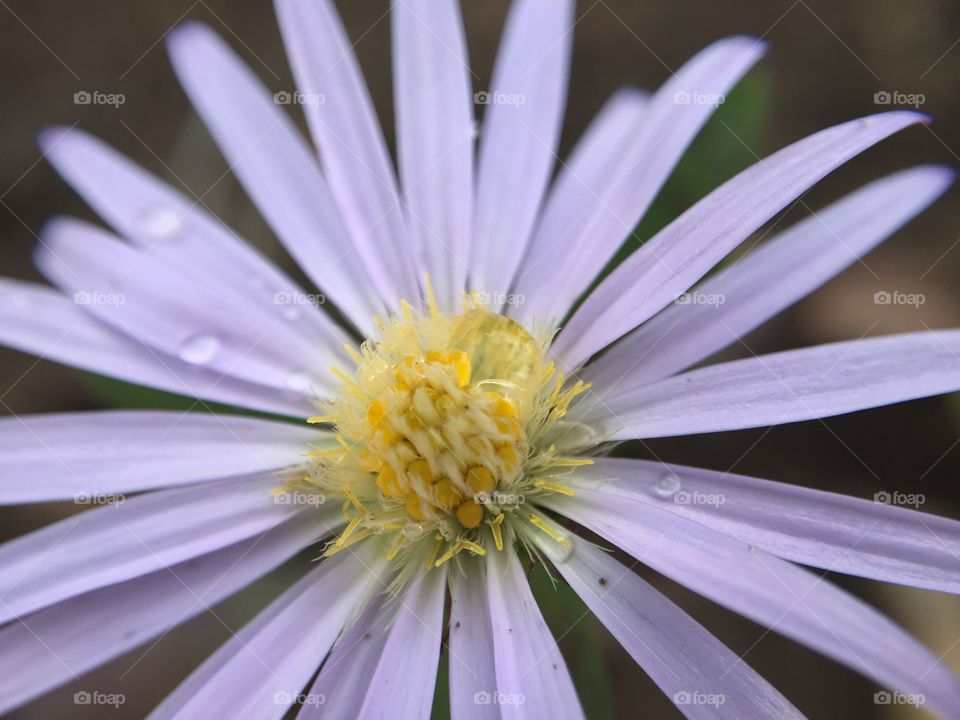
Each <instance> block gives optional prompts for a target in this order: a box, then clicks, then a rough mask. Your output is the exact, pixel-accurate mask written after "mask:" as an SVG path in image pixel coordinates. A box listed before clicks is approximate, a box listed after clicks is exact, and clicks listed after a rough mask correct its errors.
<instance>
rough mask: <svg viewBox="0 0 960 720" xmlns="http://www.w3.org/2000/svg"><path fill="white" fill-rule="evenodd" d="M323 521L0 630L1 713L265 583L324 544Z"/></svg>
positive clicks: (315, 519)
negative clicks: (317, 544) (298, 555)
mask: <svg viewBox="0 0 960 720" xmlns="http://www.w3.org/2000/svg"><path fill="white" fill-rule="evenodd" d="M321 517H322V516H321V515H320V514H318V513H301V514H300V515H298V516H297V517H296V518H293V519H292V520H290V521H289V522H286V523H284V524H283V525H280V526H278V527H276V528H273V529H272V530H268V531H267V532H266V533H264V534H262V535H258V536H256V537H254V538H251V539H249V540H244V541H242V542H239V543H236V544H234V545H231V546H229V547H226V548H224V549H223V550H217V551H216V552H213V553H210V554H209V555H204V556H202V557H199V558H194V559H193V560H190V561H187V562H185V563H181V564H179V565H175V566H173V567H170V568H164V569H162V570H157V571H156V572H153V573H150V574H149V575H144V576H142V577H139V578H135V579H133V580H128V581H127V582H124V583H120V584H118V585H111V586H109V587H105V588H101V589H99V590H94V591H93V592H89V593H86V594H85V595H80V596H78V597H75V598H71V599H69V600H64V601H63V602H61V603H58V604H56V605H53V606H51V607H49V608H46V609H45V610H41V611H40V612H38V613H35V614H33V615H30V616H28V617H25V618H21V619H20V620H19V621H18V622H15V623H11V624H10V625H8V626H7V627H5V628H3V629H2V630H0V698H2V700H0V713H2V712H8V711H9V710H11V709H13V708H15V707H17V706H18V705H21V704H23V703H25V702H28V701H29V700H31V699H33V698H35V697H38V696H39V695H42V694H43V693H45V692H48V691H50V690H52V689H53V688H55V687H57V686H59V685H61V684H63V683H65V682H67V681H69V680H70V679H71V678H74V677H76V676H78V675H82V674H84V673H86V672H89V671H90V670H92V669H94V668H96V667H98V666H100V665H102V664H103V663H105V662H108V661H109V660H112V659H113V658H115V657H118V656H120V655H122V654H123V653H125V652H127V651H128V650H131V649H132V648H135V647H137V646H138V645H143V644H144V643H146V642H148V641H150V640H151V639H153V638H155V637H157V636H158V635H160V634H162V633H164V632H166V631H167V630H169V629H170V628H172V627H174V626H176V625H180V624H181V623H185V622H187V621H188V620H190V619H191V618H193V617H195V616H197V615H199V614H200V613H202V612H204V611H206V610H207V609H208V608H210V607H212V606H214V605H216V604H217V603H219V602H220V601H221V600H223V599H224V598H226V597H229V596H230V595H232V594H234V593H235V592H237V591H238V590H240V589H241V588H243V587H244V586H246V585H248V584H249V583H251V582H253V581H254V580H256V579H257V578H259V577H261V576H263V575H266V574H267V573H268V572H270V571H271V570H272V569H273V568H275V567H276V566H278V565H280V564H281V563H283V562H284V561H286V560H287V559H288V558H290V557H291V556H292V555H294V554H295V553H297V552H298V551H299V550H301V549H303V548H304V547H306V546H307V545H309V544H310V543H311V542H314V541H316V540H317V539H318V538H320V537H322V536H323V534H324V533H325V530H326V528H325V527H324V526H323V525H322V523H320V518H321ZM25 668H29V672H24V671H23V670H24V669H25Z"/></svg>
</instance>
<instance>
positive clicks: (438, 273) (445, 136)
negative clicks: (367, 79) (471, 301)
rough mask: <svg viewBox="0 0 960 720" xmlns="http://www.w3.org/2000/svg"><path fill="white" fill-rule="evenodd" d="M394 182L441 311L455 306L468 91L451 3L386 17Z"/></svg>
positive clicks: (467, 155) (463, 248)
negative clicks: (395, 162) (393, 114)
mask: <svg viewBox="0 0 960 720" xmlns="http://www.w3.org/2000/svg"><path fill="white" fill-rule="evenodd" d="M391 20H392V27H393V81H394V98H395V102H396V114H397V152H398V155H399V166H400V179H401V181H402V184H403V196H404V199H405V201H406V207H407V212H408V230H409V233H410V236H411V237H412V238H414V239H415V242H416V243H417V245H418V247H419V248H420V252H421V253H422V255H423V264H424V268H425V269H426V271H427V272H428V273H429V274H430V280H431V282H432V283H433V289H434V291H435V293H436V296H437V301H438V302H439V304H440V307H441V309H443V310H447V311H450V310H454V309H455V308H457V307H459V298H460V293H462V292H463V291H464V290H465V288H466V278H467V270H468V265H469V263H470V247H471V244H472V243H471V223H472V214H473V211H472V205H473V145H474V141H473V133H474V129H473V92H472V90H471V85H470V67H469V60H468V58H467V51H466V40H465V38H464V33H463V22H462V20H461V18H460V8H459V3H458V2H457V1H456V0H403V2H398V3H395V4H394V5H393V7H392V11H391Z"/></svg>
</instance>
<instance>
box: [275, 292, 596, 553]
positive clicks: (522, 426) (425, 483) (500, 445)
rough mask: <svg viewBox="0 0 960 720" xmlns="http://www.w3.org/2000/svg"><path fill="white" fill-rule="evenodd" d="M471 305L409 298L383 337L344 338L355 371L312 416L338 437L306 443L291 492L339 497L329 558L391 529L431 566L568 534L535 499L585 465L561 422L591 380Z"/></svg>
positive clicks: (393, 548) (403, 546) (400, 548)
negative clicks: (563, 372)
mask: <svg viewBox="0 0 960 720" xmlns="http://www.w3.org/2000/svg"><path fill="white" fill-rule="evenodd" d="M465 305H466V307H465V309H464V311H463V312H462V313H460V314H459V315H456V316H449V315H445V314H444V313H441V312H439V311H438V310H437V309H436V307H435V306H434V305H433V304H432V303H431V304H430V306H429V308H428V310H427V312H426V313H420V312H418V311H416V310H414V309H413V308H412V307H411V306H410V305H408V304H406V303H404V305H403V311H402V313H401V315H400V316H398V317H392V318H388V319H387V320H386V321H383V320H380V319H377V321H376V322H377V327H378V329H379V332H378V337H376V338H374V339H370V340H367V341H366V342H364V343H363V344H362V345H361V347H360V350H359V352H357V351H355V350H353V349H351V348H348V351H349V352H350V353H351V355H352V357H353V359H354V361H355V362H356V365H357V368H356V372H355V374H354V375H352V376H342V377H341V380H342V381H343V386H342V388H341V391H340V393H339V395H338V396H337V397H336V398H334V399H332V400H330V401H328V402H325V403H321V405H322V408H323V414H322V415H320V416H318V417H315V418H311V419H310V421H311V422H317V423H329V424H331V425H333V429H334V432H335V435H336V440H337V442H336V445H332V444H331V445H332V446H331V447H327V448H322V449H318V450H317V451H315V452H313V453H311V461H310V462H309V464H308V466H307V473H306V475H305V477H303V478H302V479H298V480H296V481H294V482H291V483H288V485H287V486H286V488H285V489H292V488H293V487H296V488H301V489H302V488H307V489H311V490H315V491H318V492H322V493H323V494H324V495H325V496H328V497H329V496H334V497H341V498H343V512H344V520H345V522H346V525H345V528H344V530H343V531H342V532H341V534H340V535H339V537H337V539H336V540H335V541H333V542H332V543H331V544H330V545H329V546H328V547H327V550H326V554H328V555H330V554H333V553H336V552H339V551H340V550H343V549H345V548H346V547H349V546H350V545H352V544H353V543H355V542H358V541H360V540H362V539H363V538H366V537H369V536H371V535H387V534H389V535H392V539H391V542H390V544H389V550H388V555H389V556H390V557H391V558H394V557H396V556H398V555H399V554H401V553H403V554H404V555H405V556H406V557H408V558H412V559H415V560H416V559H419V560H422V562H424V564H425V565H427V566H429V567H432V566H438V565H442V564H443V563H444V562H447V561H448V560H450V559H452V558H454V557H456V556H457V555H458V554H459V553H460V552H462V551H464V550H467V551H469V552H471V553H473V554H477V555H483V554H485V553H486V552H487V550H488V549H489V548H491V547H492V548H495V549H497V550H502V549H503V548H504V547H505V546H508V545H509V544H511V543H512V542H513V541H514V539H515V538H516V537H518V536H519V537H521V539H522V536H523V535H524V533H526V532H530V531H531V530H536V531H538V532H543V533H546V534H547V535H549V536H550V537H553V538H554V539H555V540H556V541H557V542H561V544H562V543H564V542H567V540H566V538H565V537H563V536H562V535H560V534H559V533H558V532H557V530H556V529H555V528H554V526H553V525H552V524H550V523H548V522H546V521H545V520H544V519H543V517H541V516H540V515H538V514H537V511H536V500H537V498H538V497H541V496H543V495H544V494H547V493H554V492H559V493H564V494H568V495H572V494H573V493H572V491H571V490H570V489H569V488H567V487H566V486H565V485H564V484H563V476H564V475H566V474H567V473H568V472H569V471H570V469H571V468H572V467H575V466H577V465H585V464H589V463H590V462H591V461H590V460H589V459H587V458H582V457H577V454H578V452H571V451H572V450H576V449H577V447H576V446H578V443H577V441H576V440H575V439H574V438H577V437H579V438H582V433H578V432H575V430H576V428H574V427H572V426H570V425H569V424H568V423H565V422H564V421H563V418H564V416H565V414H566V410H567V407H568V405H569V403H570V402H571V401H572V400H573V398H574V397H576V396H577V395H578V394H580V393H581V392H583V391H584V390H585V389H586V386H585V385H584V384H583V383H580V382H576V383H574V384H572V385H571V386H569V387H565V386H564V382H563V377H562V376H560V375H558V374H557V373H556V372H555V369H554V366H553V364H552V363H550V362H546V361H545V359H544V351H545V348H546V346H547V339H544V340H539V341H538V340H537V339H535V338H534V337H533V336H532V335H530V333H528V332H527V331H526V330H525V329H524V328H523V327H521V326H520V325H519V324H518V323H516V322H514V321H513V320H511V319H509V318H506V317H504V316H501V315H497V314H494V313H492V312H489V311H487V310H485V309H483V308H482V307H480V306H479V305H478V303H476V302H475V301H473V300H470V299H468V300H467V301H466V303H465ZM581 444H582V443H581Z"/></svg>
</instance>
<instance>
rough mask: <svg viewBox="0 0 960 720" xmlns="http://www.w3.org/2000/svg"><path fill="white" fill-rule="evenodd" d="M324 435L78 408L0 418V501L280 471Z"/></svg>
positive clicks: (222, 420) (213, 418)
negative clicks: (54, 412) (90, 410)
mask: <svg viewBox="0 0 960 720" xmlns="http://www.w3.org/2000/svg"><path fill="white" fill-rule="evenodd" d="M327 442H329V436H328V435H325V434H322V433H318V432H316V431H313V430H310V429H308V428H306V427H297V426H296V425H289V424H286V423H279V422H274V421H268V420H258V419H255V418H246V417H233V416H229V415H212V414H209V415H208V414H202V413H179V412H82V413H63V414H57V415H26V416H15V417H10V418H3V419H0V477H2V478H3V479H2V480H0V504H17V503H28V502H45V501H49V500H76V499H77V498H78V496H79V497H80V500H81V501H83V500H84V497H85V496H90V495H91V494H100V495H110V494H115V493H132V492H137V491H140V490H153V489H157V488H162V487H171V486H174V485H187V484H190V483H197V482H202V481H205V480H217V479H219V478H227V477H231V476H237V475H248V474H254V473H260V472H269V471H273V470H280V469H282V468H286V467H290V466H292V465H297V464H299V463H301V462H303V460H304V458H305V456H306V453H307V451H308V450H309V448H310V446H311V445H312V444H316V443H327Z"/></svg>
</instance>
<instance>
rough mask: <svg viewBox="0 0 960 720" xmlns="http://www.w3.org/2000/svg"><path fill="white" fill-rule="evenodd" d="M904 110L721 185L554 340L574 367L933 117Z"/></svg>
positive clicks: (833, 132) (623, 267) (841, 128)
mask: <svg viewBox="0 0 960 720" xmlns="http://www.w3.org/2000/svg"><path fill="white" fill-rule="evenodd" d="M925 119H926V118H925V116H923V115H921V114H919V113H915V112H910V111H897V112H889V113H883V114H880V115H873V116H870V117H867V118H863V119H860V120H853V121H850V122H847V123H843V124H842V125H837V126H836V127H832V128H828V129H827V130H822V131H820V132H818V133H816V134H814V135H811V136H810V137H808V138H806V139H804V140H801V141H799V142H796V143H794V144H793V145H789V146H787V147H786V148H783V149H782V150H779V151H778V152H776V153H774V154H773V155H770V156H769V157H767V158H766V159H764V160H762V161H760V162H758V163H756V164H755V165H753V166H752V167H750V168H747V169H746V170H744V171H743V172H742V173H740V174H739V175H737V176H736V177H735V178H733V179H732V180H729V181H728V182H726V183H724V184H723V185H721V186H720V187H719V188H718V189H716V190H714V191H713V192H712V193H710V194H709V195H707V196H706V197H705V198H704V199H702V200H701V201H700V202H698V203H697V204H696V205H694V206H693V207H692V208H690V209H689V210H687V211H686V212H685V213H684V214H683V215H681V216H680V217H679V218H678V219H676V220H674V221H673V222H672V223H671V224H670V225H668V226H667V227H666V228H664V229H663V230H661V231H660V232H659V233H657V235H656V237H654V238H652V239H651V240H650V241H649V242H647V243H645V244H644V245H643V246H642V247H641V248H640V249H639V250H637V251H636V252H635V253H634V254H633V255H631V256H630V257H629V258H628V259H627V260H626V261H625V262H623V263H621V264H620V266H619V267H617V269H616V270H614V271H613V272H612V273H611V274H610V276H609V277H607V278H606V279H605V280H604V281H603V282H602V283H600V286H599V287H597V289H596V290H594V291H593V292H592V293H591V294H590V296H589V297H588V298H587V299H586V300H585V301H584V303H583V304H582V305H581V306H580V307H579V309H578V310H577V311H576V313H574V316H573V317H572V318H571V320H570V322H569V323H568V324H567V325H566V327H564V329H563V331H562V332H561V333H560V336H559V337H558V338H557V341H556V343H554V346H553V350H554V353H555V355H556V356H557V358H558V359H560V360H561V361H562V363H563V364H564V365H565V366H566V367H568V368H576V367H579V366H580V365H582V364H583V363H584V362H585V361H586V360H587V359H588V358H589V357H590V356H591V355H593V354H595V353H596V352H598V351H600V350H602V349H603V348H604V347H605V346H606V345H608V344H610V343H611V342H613V341H614V340H616V339H617V338H619V337H621V336H622V335H624V334H625V333H627V332H629V331H630V330H632V329H633V328H635V327H636V326H637V325H639V324H640V323H642V322H644V321H645V320H647V319H648V318H650V317H651V316H652V315H653V314H654V313H656V312H658V311H659V310H661V309H663V308H664V307H666V306H667V305H668V304H670V303H671V302H673V301H674V300H675V299H676V298H677V297H678V296H679V295H680V294H681V293H683V292H685V291H686V290H687V289H689V288H690V287H691V286H692V285H693V284H694V283H696V282H697V281H698V280H699V279H700V278H701V277H703V276H704V275H705V274H706V273H707V272H708V271H709V270H710V269H711V268H712V267H713V266H714V265H716V264H717V263H718V262H719V261H720V260H722V259H723V258H724V257H725V256H726V255H727V254H728V253H729V252H730V251H731V250H733V249H734V248H735V247H736V246H737V245H739V244H740V243H741V242H743V240H745V239H746V238H747V236H748V235H750V233H752V232H753V231H754V230H756V229H757V228H759V227H760V226H761V225H762V224H763V223H765V222H766V221H767V220H769V219H770V218H771V217H773V215H774V214H776V213H777V212H779V211H780V210H782V209H783V208H785V207H786V206H787V205H788V204H789V203H790V202H791V201H792V200H794V199H796V198H797V197H798V196H800V195H802V194H803V193H804V191H806V190H807V189H808V188H810V187H811V186H812V185H813V184H815V183H816V182H818V181H819V180H820V179H822V178H823V177H824V176H825V175H827V174H828V173H830V172H831V171H833V170H835V169H836V168H837V167H839V166H840V165H842V164H844V163H845V162H847V161H848V160H849V159H850V158H852V157H854V156H855V155H858V154H859V153H861V152H863V151H864V150H866V149H867V148H868V147H870V146H871V145H874V144H875V143H877V142H879V141H880V140H883V139H884V138H885V137H887V136H889V135H891V134H893V133H895V132H897V131H898V130H902V129H903V128H904V127H906V126H908V125H911V124H913V123H916V122H920V121H923V120H925Z"/></svg>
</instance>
